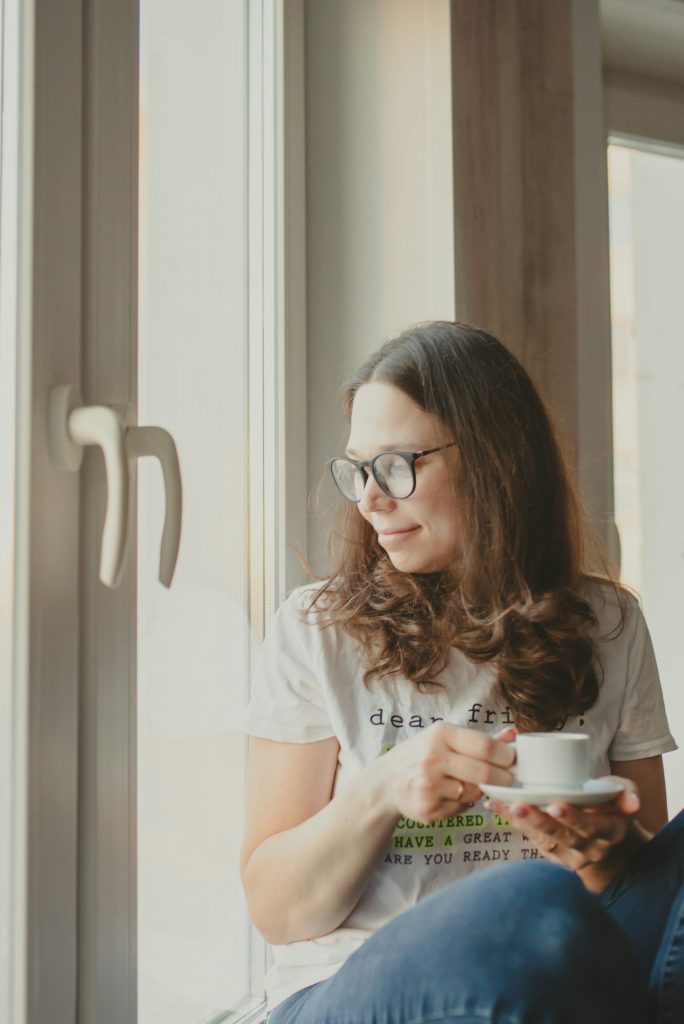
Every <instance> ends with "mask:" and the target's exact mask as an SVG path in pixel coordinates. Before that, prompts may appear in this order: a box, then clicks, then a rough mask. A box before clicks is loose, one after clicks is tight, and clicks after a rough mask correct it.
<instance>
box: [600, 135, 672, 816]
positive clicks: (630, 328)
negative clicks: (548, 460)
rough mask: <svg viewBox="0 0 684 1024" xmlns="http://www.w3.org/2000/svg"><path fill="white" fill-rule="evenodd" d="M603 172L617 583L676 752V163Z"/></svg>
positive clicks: (614, 154) (614, 166)
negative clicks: (639, 613) (633, 614)
mask: <svg viewBox="0 0 684 1024" xmlns="http://www.w3.org/2000/svg"><path fill="white" fill-rule="evenodd" d="M683 155H684V154H683ZM608 167H609V185H610V260H611V303H612V324H613V428H614V446H615V514H616V521H617V525H618V529H619V531H620V537H621V541H622V576H623V579H624V580H625V582H627V583H629V584H631V585H632V586H634V587H635V588H636V589H637V590H638V591H639V593H640V594H641V596H642V599H643V604H644V610H645V613H646V617H647V620H648V623H649V626H650V629H651V633H652V636H653V643H654V646H655V651H656V656H657V659H658V665H659V668H660V674H661V678H662V681H663V689H664V692H665V700H666V704H667V709H668V714H669V717H670V725H671V728H672V731H673V733H674V735H675V737H676V738H677V737H678V738H679V743H680V745H684V744H683V740H684V690H683V689H682V686H681V674H682V669H681V647H680V633H681V623H682V620H683V619H684V472H683V471H682V459H681V455H680V448H681V441H682V438H684V289H683V288H682V283H681V277H682V266H684V159H681V158H679V157H678V156H676V155H664V154H662V153H659V152H648V151H645V150H642V149H632V148H629V147H627V146H621V145H611V146H609V149H608ZM664 761H665V769H666V775H667V784H668V802H669V807H670V811H671V813H672V812H674V811H676V810H678V809H679V808H680V807H682V806H683V805H684V754H683V752H682V751H677V752H676V753H674V754H668V755H667V756H666V757H665V759H664Z"/></svg>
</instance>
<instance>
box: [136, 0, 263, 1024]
mask: <svg viewBox="0 0 684 1024" xmlns="http://www.w3.org/2000/svg"><path fill="white" fill-rule="evenodd" d="M246 32H247V26H246V5H245V4H242V3H233V2H229V0H200V2H199V3H193V4H187V3H181V2H179V0H172V2H169V0H142V3H141V56H140V170H139V186H140V253H139V257H140V258H139V264H140V271H139V310H140V313H139V422H140V423H141V424H161V425H163V426H164V427H167V428H168V429H169V430H170V431H171V433H172V434H173V436H174V438H175V441H176V444H177V447H178V453H179V459H180V465H181V473H182V478H183V489H184V509H183V535H182V545H181V551H180V558H179V562H178V567H177V570H176V576H175V579H174V581H173V586H172V587H171V589H170V590H166V589H165V588H163V587H162V586H161V585H160V584H159V583H158V581H157V573H158V562H159V543H160V537H161V529H162V522H163V508H164V501H163V484H162V479H161V473H160V471H159V468H158V466H157V465H156V464H155V463H154V462H153V461H151V460H148V461H147V462H143V463H141V464H139V522H138V543H139V550H138V570H139V582H138V710H137V717H138V749H137V756H138V780H139V783H138V785H139V789H138V855H139V863H138V943H139V948H138V957H139V959H138V971H139V1021H140V1022H141V1024H196V1022H197V1024H199V1022H205V1021H210V1020H214V1019H215V1018H216V1017H217V1016H218V1015H220V1014H221V1013H224V1012H226V1011H227V1010H229V1009H231V1008H235V1007H237V1006H239V1005H245V1003H246V1002H248V1001H249V997H250V996H251V995H252V994H253V993H254V991H255V990H257V995H258V994H259V990H260V984H261V983H260V978H259V962H260V961H259V958H258V957H254V956H250V943H251V941H252V939H251V934H250V928H249V924H248V919H247V914H246V910H245V904H244V899H243V894H242V890H241V887H240V884H239V875H238V855H239V843H240V838H241V831H242V817H243V785H244V757H245V751H244V744H243V740H242V737H241V735H240V728H241V713H242V708H243V706H244V703H245V699H246V694H247V687H248V678H249V657H250V653H249V652H250V628H249V604H248V600H249V585H250V578H249V572H250V566H249V535H248V525H249V524H248V501H247V496H248V494H249V459H248V433H247V431H248V408H247V393H248V389H247V368H248V362H247V355H248V325H247V315H246V297H247V249H246V238H247V216H248V209H247V178H246V174H247V161H246V139H247V116H248V112H247V60H246Z"/></svg>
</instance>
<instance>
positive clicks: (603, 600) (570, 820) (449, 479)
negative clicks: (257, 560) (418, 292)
mask: <svg viewBox="0 0 684 1024" xmlns="http://www.w3.org/2000/svg"><path fill="white" fill-rule="evenodd" d="M345 400H346V408H347V412H348V414H349V418H350V434H349V442H348V446H347V451H346V454H345V455H344V456H342V457H339V458H336V459H333V460H332V462H331V471H332V474H333V477H334V479H335V482H336V483H337V485H338V488H339V490H340V491H341V495H342V497H341V510H340V521H339V524H338V527H337V530H336V531H335V535H334V537H333V541H334V544H333V569H332V572H331V575H330V577H329V578H328V579H327V580H326V581H324V582H322V583H321V582H319V583H318V584H315V585H310V586H305V587H301V588H299V589H298V590H296V591H295V592H294V593H293V594H291V595H290V597H289V598H288V600H287V601H286V602H285V603H284V604H283V606H282V607H281V608H280V609H279V611H278V613H277V615H276V616H275V619H274V622H273V624H272V627H271V629H270V630H269V634H268V636H267V639H266V641H265V644H264V647H263V650H262V655H261V660H260V665H259V668H258V671H257V676H256V679H255V686H254V696H253V700H252V703H251V705H250V707H249V709H248V717H247V728H248V732H249V733H250V735H251V740H250V770H249V772H250V786H249V798H248V815H247V827H246V834H245V841H244V849H243V856H242V877H243V882H244V886H245V890H246V894H247V898H248V903H249V907H250V913H251V915H252V918H253V921H254V923H255V925H256V926H257V928H258V929H259V930H260V931H261V932H262V934H263V935H264V937H265V938H266V939H267V941H268V942H270V943H271V944H272V945H273V948H274V958H275V966H274V968H273V969H272V971H271V972H270V976H269V1000H270V1006H271V1008H272V1013H271V1017H270V1020H271V1021H272V1022H273V1024H314V1022H315V1024H343V1022H344V1024H351V1022H358V1024H371V1022H372V1024H381V1022H392V1024H409V1022H411V1024H421V1022H427V1021H431V1022H435V1021H447V1020H459V1021H467V1020H471V1019H472V1020H479V1021H483V1020H491V1021H501V1022H504V1021H505V1022H506V1024H512V1022H518V1021H523V1020H529V1021H534V1022H535V1024H540V1022H543V1021H549V1022H550V1021H561V1020H562V1021H582V1022H583V1024H587V1022H592V1021H597V1022H598V1021H601V1022H602V1024H607V1022H611V1021H613V1020H614V1021H616V1022H617V1021H620V1022H622V1024H624V1022H627V1021H643V1020H644V1019H645V1013H646V1009H645V1006H646V994H645V993H646V981H647V977H648V973H649V970H650V965H651V963H652V962H653V960H654V959H655V956H656V951H657V948H658V944H659V942H660V937H661V933H662V931H663V929H664V928H665V924H666V919H667V915H668V913H669V910H670V904H671V901H672V898H673V896H674V894H675V892H676V891H677V889H678V887H679V884H680V881H681V878H680V873H681V867H680V865H681V861H682V857H681V851H682V849H683V846H684V844H683V843H682V841H681V839H680V836H681V832H682V823H681V822H675V823H671V825H670V826H668V828H667V829H665V830H664V831H662V832H660V834H659V836H658V837H656V838H655V839H652V838H651V837H652V835H653V834H654V833H656V832H658V830H660V829H661V828H662V826H664V825H665V823H666V821H667V810H666V802H665V787H664V782H663V771H662V762H661V755H662V754H663V753H664V752H666V751H668V750H672V749H674V747H675V744H674V741H673V739H672V737H671V735H670V732H669V729H668V725H667V720H666V717H665V712H664V708H663V702H662V695H661V690H660V684H659V680H658V675H657V670H656V665H655V660H654V656H653V652H652V648H651V644H650V640H649V636H648V631H647V629H646V625H645V623H644V620H643V616H642V614H641V611H640V609H639V607H638V604H637V603H636V602H635V601H634V599H633V598H632V597H631V596H630V595H629V594H628V593H627V592H625V591H624V590H622V589H621V588H620V587H619V586H618V585H617V584H615V583H613V582H611V581H610V580H608V579H606V580H601V579H598V578H596V577H593V576H591V575H590V574H589V573H588V572H587V571H586V570H585V567H584V563H583V554H582V544H581V536H582V529H583V524H582V522H581V518H580V513H579V510H578V504H577V501H576V498H575V496H574V493H573V490H572V487H571V485H570V482H569V477H568V473H567V471H566V469H565V467H564V463H563V459H562V457H561V454H560V450H559V446H558V443H557V440H556V438H555V435H554V431H553V428H552V426H551V423H550V420H549V416H548V413H547V412H546V410H545V408H544V406H543V403H542V401H541V399H540V398H539V395H538V394H537V392H536V391H535V388H534V386H533V385H532V383H531V381H530V379H529V377H528V376H527V374H526V373H525V371H524V370H523V368H522V367H521V366H520V364H519V363H518V362H517V360H515V359H514V357H513V356H512V355H511V354H510V353H509V352H508V351H507V350H506V349H505V348H504V346H503V345H501V343H500V342H498V341H497V340H496V339H494V338H492V337H491V336H489V335H487V334H486V333H484V332H483V331H479V330H476V329H474V328H471V327H467V326H465V325H460V324H453V323H445V322H435V323H427V324H423V325H419V326H418V327H415V328H413V329H411V330H408V331H406V332H404V333H403V334H402V335H401V336H400V337H398V338H396V339H394V340H392V341H390V342H388V343H387V344H385V345H384V346H383V347H382V348H381V349H380V350H379V351H378V352H376V353H374V354H373V355H372V356H371V357H370V358H369V359H368V360H367V362H366V363H365V364H364V365H363V366H362V367H361V369H360V370H359V372H358V374H357V375H356V376H355V377H354V379H353V380H352V381H351V382H350V383H349V384H348V386H347V388H346V391H345ZM540 729H541V730H550V729H565V730H567V731H580V732H586V733H588V734H589V735H590V737H591V743H592V752H593V763H592V775H593V776H603V775H606V774H608V773H609V772H610V773H612V774H614V775H616V776H618V777H620V778H621V779H623V780H624V785H625V789H624V791H623V792H622V793H621V794H620V796H619V797H618V798H617V799H615V800H613V802H611V803H606V804H603V805H600V806H598V807H593V808H579V807H573V806H571V805H570V804H568V803H564V802H560V801H559V802H556V803H554V804H552V805H551V806H548V807H546V808H545V809H541V808H539V807H534V806H530V805H526V804H521V803H517V804H516V803H513V804H512V805H504V804H500V803H489V804H488V803H487V802H486V801H483V799H482V790H481V788H480V787H481V786H482V785H485V784H487V783H490V784H492V783H493V784H497V785H504V786H507V785H510V784H511V782H512V774H511V771H510V769H511V765H512V763H513V760H514V753H513V750H512V748H511V746H510V741H511V740H513V739H514V737H515V735H516V730H524V731H527V730H540ZM662 837H665V838H664V839H663V838H662ZM653 851H656V853H657V854H658V856H657V857H656V860H657V862H658V872H657V873H658V879H659V881H658V883H657V885H656V884H655V883H654V882H653V878H654V877H655V876H654V872H653V871H652V870H651V871H650V870H649V868H648V864H649V863H650V861H649V857H646V856H645V852H648V853H649V855H650V860H651V861H652V860H653ZM663 851H664V852H663ZM549 861H550V862H551V863H548V862H549ZM642 862H643V863H646V867H645V868H644V869H643V871H642V870H641V868H639V871H638V872H637V876H634V871H635V870H636V869H635V865H640V864H642ZM568 868H569V869H570V871H568V870H567V869H568ZM564 869H565V870H564ZM630 872H631V874H630ZM678 872H679V874H678ZM634 877H638V884H637V885H634V884H632V881H633V878H634ZM626 878H627V879H631V880H632V881H630V882H629V884H627V883H625V881H624V880H625V879H626ZM450 883H455V884H450ZM596 893H600V894H601V897H600V898H597V897H596V896H595V895H592V894H596ZM644 893H646V894H647V899H648V908H649V915H650V916H649V917H648V926H646V925H645V924H644V921H643V920H641V919H643V918H644V914H643V912H642V908H641V904H640V902H639V901H640V899H641V898H642V896H643V894H644ZM606 907H609V911H610V912H607V910H606ZM635 919H636V922H637V925H636V927H635V926H634V921H635Z"/></svg>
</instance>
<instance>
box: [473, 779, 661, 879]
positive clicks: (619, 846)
mask: <svg viewBox="0 0 684 1024" xmlns="http://www.w3.org/2000/svg"><path fill="white" fill-rule="evenodd" d="M607 778H608V779H610V780H611V781H612V782H619V783H621V784H622V785H623V786H624V787H625V788H624V790H623V791H622V792H621V793H620V794H619V795H618V796H617V797H616V798H615V799H614V800H612V801H611V802H610V803H605V804H599V805H596V806H594V807H575V806H573V805H572V804H568V803H564V802H562V801H558V802H556V803H553V804H550V805H548V806H547V807H546V808H545V809H544V810H542V809H541V808H540V807H534V806H532V805H531V804H525V803H521V802H516V803H513V804H510V805H507V804H504V803H502V802H501V801H499V800H492V801H490V805H491V806H492V807H493V808H494V809H495V810H496V811H497V812H498V813H499V814H500V815H501V816H502V817H504V818H506V819H507V820H508V821H509V822H510V823H511V825H512V827H513V828H515V829H516V830H517V831H519V832H524V833H525V835H526V836H528V837H529V839H530V840H531V842H532V843H533V844H534V845H535V846H536V847H537V849H538V850H539V851H540V852H541V853H542V854H543V855H544V857H545V858H546V859H547V860H550V861H553V862H554V863H556V864H562V865H564V866H565V867H567V868H570V869H571V870H572V871H577V872H579V874H580V875H581V877H582V879H583V881H584V883H585V885H586V886H587V888H588V889H591V890H592V891H600V889H602V888H604V887H605V886H606V885H607V884H608V883H609V882H610V881H611V880H612V878H613V877H614V876H615V875H616V874H617V873H618V871H620V870H621V869H622V868H623V867H624V866H625V864H626V863H627V862H628V860H629V859H631V857H632V856H633V854H634V852H635V850H636V849H637V848H638V847H640V846H641V845H643V843H644V842H647V841H648V839H649V838H650V836H649V834H648V833H647V832H646V831H645V830H644V829H643V828H642V827H641V826H640V825H639V824H638V823H637V821H636V820H635V815H636V814H637V812H638V811H639V808H640V806H641V801H640V800H639V794H638V792H637V788H636V786H635V785H634V783H633V782H632V781H631V780H630V779H623V778H618V777H617V776H615V775H610V776H607Z"/></svg>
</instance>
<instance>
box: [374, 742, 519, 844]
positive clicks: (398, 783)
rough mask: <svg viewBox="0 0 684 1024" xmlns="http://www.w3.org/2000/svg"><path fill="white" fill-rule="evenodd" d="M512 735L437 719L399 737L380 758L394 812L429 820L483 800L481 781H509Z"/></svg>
mask: <svg viewBox="0 0 684 1024" xmlns="http://www.w3.org/2000/svg"><path fill="white" fill-rule="evenodd" d="M509 733H510V735H509ZM514 735H515V730H513V729H512V728H511V729H505V730H504V731H503V732H501V733H499V734H498V735H497V736H489V735H488V734H487V733H484V732H478V731H477V730H475V729H464V728H461V727H460V726H457V725H451V724H450V723H449V722H436V723H435V724H434V725H431V726H430V727H429V728H428V729H426V730H425V732H424V733H421V734H420V735H418V736H414V737H413V738H412V739H410V740H405V741H404V742H403V743H398V744H397V746H396V747H393V748H392V750H390V751H388V752H387V753H386V754H383V756H382V757H381V758H380V759H379V761H378V762H377V765H378V770H381V771H382V772H383V775H384V781H385V786H386V794H387V797H388V799H389V800H390V801H391V803H392V806H393V808H394V809H395V810H396V813H397V814H401V815H403V816H404V817H406V818H411V819H413V820H414V821H420V822H422V823H423V824H426V825H427V824H429V823H430V822H432V821H435V820H436V819H437V818H443V817H447V816H448V815H450V814H456V813H457V812H458V811H460V810H463V808H464V807H467V806H468V805H469V804H471V803H473V802H475V801H476V800H479V798H480V797H481V795H482V790H481V789H480V785H481V784H482V783H483V782H484V783H487V782H489V783H492V784H494V785H497V786H510V785H511V782H512V781H513V776H512V775H511V773H510V771H509V770H508V769H509V768H510V766H511V765H512V763H513V761H514V760H515V754H514V751H513V749H512V747H511V746H510V741H511V740H512V739H513V737H514ZM505 740H508V743H506V742H505Z"/></svg>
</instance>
